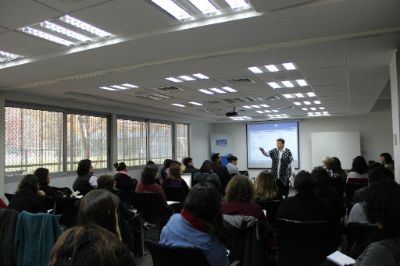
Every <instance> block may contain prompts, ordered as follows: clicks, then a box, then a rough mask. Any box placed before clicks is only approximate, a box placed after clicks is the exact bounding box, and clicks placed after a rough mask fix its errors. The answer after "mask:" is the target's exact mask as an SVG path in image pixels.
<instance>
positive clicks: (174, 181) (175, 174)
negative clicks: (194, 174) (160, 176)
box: [162, 162, 189, 194]
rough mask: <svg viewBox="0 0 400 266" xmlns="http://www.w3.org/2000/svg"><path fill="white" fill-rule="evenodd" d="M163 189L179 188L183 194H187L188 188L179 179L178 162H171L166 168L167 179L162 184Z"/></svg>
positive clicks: (179, 167)
mask: <svg viewBox="0 0 400 266" xmlns="http://www.w3.org/2000/svg"><path fill="white" fill-rule="evenodd" d="M162 185H163V187H164V188H166V187H181V188H183V190H184V192H185V194H187V193H189V187H188V185H187V184H186V182H185V180H183V179H182V178H181V165H180V164H179V163H178V162H172V163H171V165H170V167H169V168H168V177H167V178H166V179H165V180H164V182H163V184H162Z"/></svg>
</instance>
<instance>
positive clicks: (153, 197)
mask: <svg viewBox="0 0 400 266" xmlns="http://www.w3.org/2000/svg"><path fill="white" fill-rule="evenodd" d="M129 198H130V202H131V204H132V205H133V207H135V208H136V209H137V211H138V213H140V214H142V215H143V218H144V219H145V220H146V222H149V223H154V224H156V223H159V222H160V220H161V208H162V207H161V200H160V196H159V195H158V194H156V193H150V192H129Z"/></svg>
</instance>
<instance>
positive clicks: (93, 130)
mask: <svg viewBox="0 0 400 266" xmlns="http://www.w3.org/2000/svg"><path fill="white" fill-rule="evenodd" d="M82 159H90V160H92V165H93V168H95V169H102V168H107V118H104V117H97V116H88V115H76V114H67V170H68V171H73V170H76V168H77V166H78V163H79V161H80V160H82Z"/></svg>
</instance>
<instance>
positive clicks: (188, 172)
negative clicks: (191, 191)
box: [183, 165, 200, 178]
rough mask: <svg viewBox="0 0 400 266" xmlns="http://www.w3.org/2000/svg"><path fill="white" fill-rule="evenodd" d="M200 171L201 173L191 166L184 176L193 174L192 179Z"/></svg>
mask: <svg viewBox="0 0 400 266" xmlns="http://www.w3.org/2000/svg"><path fill="white" fill-rule="evenodd" d="M199 171H200V170H199V169H197V168H194V167H193V166H191V165H188V166H187V167H186V168H185V171H183V173H184V174H191V175H192V178H193V177H194V175H195V174H196V173H198V172H199Z"/></svg>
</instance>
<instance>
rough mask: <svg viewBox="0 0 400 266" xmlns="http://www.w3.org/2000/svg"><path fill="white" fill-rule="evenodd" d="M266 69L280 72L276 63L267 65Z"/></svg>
mask: <svg viewBox="0 0 400 266" xmlns="http://www.w3.org/2000/svg"><path fill="white" fill-rule="evenodd" d="M265 68H266V69H268V71H269V72H278V71H279V69H278V68H277V67H276V66H275V65H266V66H265Z"/></svg>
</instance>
